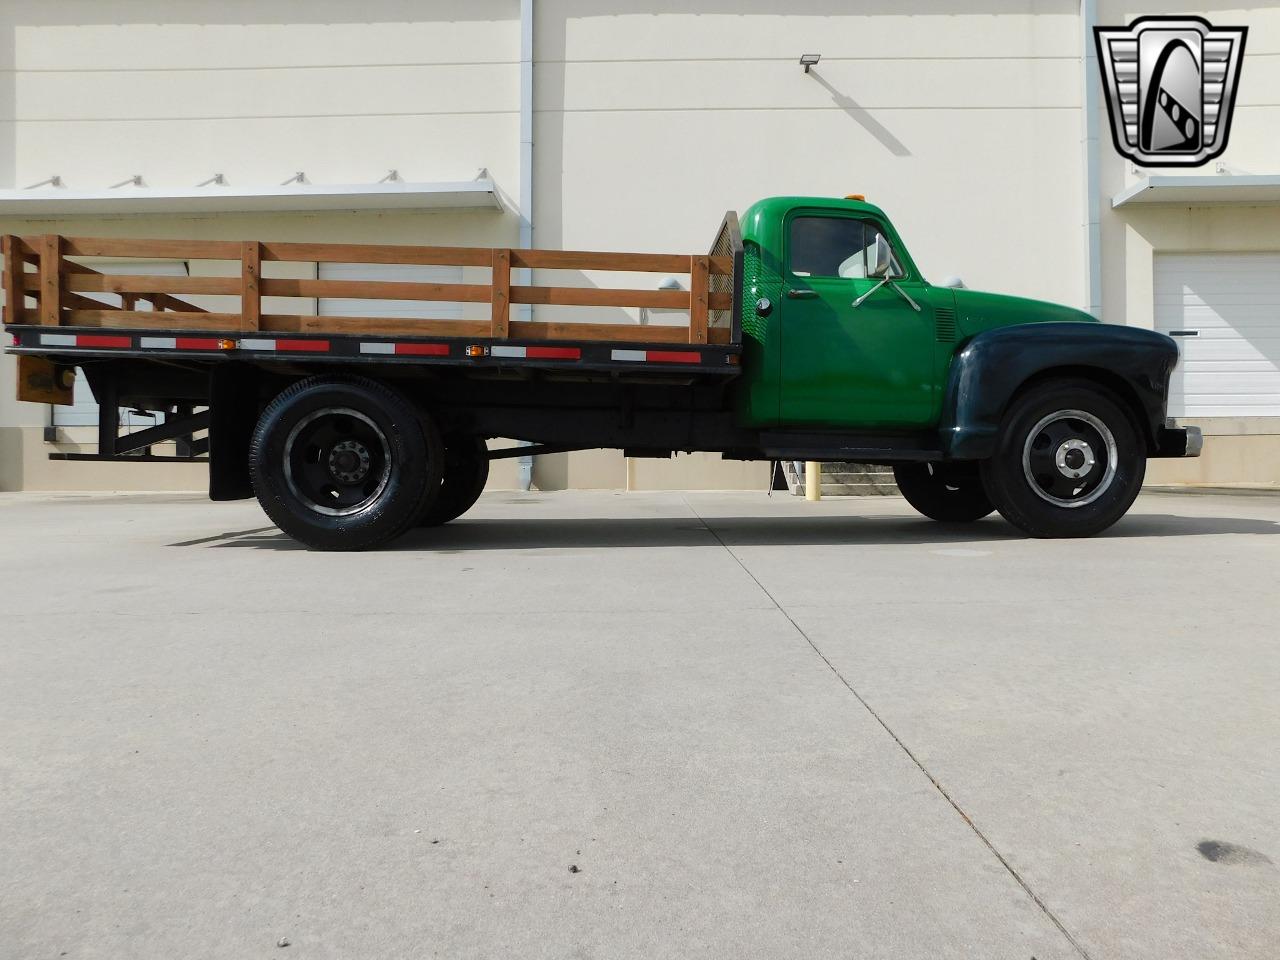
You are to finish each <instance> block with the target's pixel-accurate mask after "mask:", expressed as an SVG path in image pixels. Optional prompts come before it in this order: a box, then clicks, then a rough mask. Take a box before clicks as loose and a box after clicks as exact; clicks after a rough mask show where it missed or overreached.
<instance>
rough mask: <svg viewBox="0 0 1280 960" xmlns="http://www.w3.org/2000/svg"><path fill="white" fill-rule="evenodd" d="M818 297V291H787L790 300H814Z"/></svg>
mask: <svg viewBox="0 0 1280 960" xmlns="http://www.w3.org/2000/svg"><path fill="white" fill-rule="evenodd" d="M817 295H818V291H817V290H797V289H796V288H794V287H793V288H791V289H789V290H788V291H787V299H788V300H812V299H814V298H815V297H817Z"/></svg>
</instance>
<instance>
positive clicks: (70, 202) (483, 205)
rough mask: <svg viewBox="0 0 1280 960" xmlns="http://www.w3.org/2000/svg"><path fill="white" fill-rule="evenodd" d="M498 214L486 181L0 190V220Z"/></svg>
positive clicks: (498, 205)
mask: <svg viewBox="0 0 1280 960" xmlns="http://www.w3.org/2000/svg"><path fill="white" fill-rule="evenodd" d="M467 208H473V209H485V210H501V209H502V200H501V199H500V198H499V196H498V192H497V190H496V189H495V188H494V184H493V181H492V180H490V179H479V180H459V181H454V182H445V183H403V182H397V183H376V184H329V185H319V184H311V183H299V184H290V185H288V186H284V187H261V188H259V187H220V186H213V185H211V186H208V187H193V188H189V189H185V190H164V189H157V188H153V187H119V188H116V189H114V190H69V189H66V188H62V187H51V188H43V189H35V190H0V215H3V216H22V217H61V216H69V215H75V214H146V213H151V214H166V213H268V212H276V211H292V210H299V211H302V210H457V209H467Z"/></svg>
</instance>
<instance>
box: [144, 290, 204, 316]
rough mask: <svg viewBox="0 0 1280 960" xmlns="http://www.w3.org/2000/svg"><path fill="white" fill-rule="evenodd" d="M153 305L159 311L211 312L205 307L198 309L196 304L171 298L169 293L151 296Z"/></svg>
mask: <svg viewBox="0 0 1280 960" xmlns="http://www.w3.org/2000/svg"><path fill="white" fill-rule="evenodd" d="M151 305H152V306H153V307H155V308H156V309H157V310H176V311H178V312H179V313H208V312H209V311H208V310H206V309H205V308H204V307H197V306H196V305H195V304H194V303H187V301H185V300H179V299H178V298H177V297H171V296H169V295H168V294H167V293H153V294H152V295H151Z"/></svg>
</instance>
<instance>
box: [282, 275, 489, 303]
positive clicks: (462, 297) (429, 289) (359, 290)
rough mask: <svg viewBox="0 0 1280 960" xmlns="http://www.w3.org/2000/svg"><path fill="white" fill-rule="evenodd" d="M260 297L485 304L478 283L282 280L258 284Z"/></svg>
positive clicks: (486, 289) (482, 288)
mask: <svg viewBox="0 0 1280 960" xmlns="http://www.w3.org/2000/svg"><path fill="white" fill-rule="evenodd" d="M261 286H262V295H263V296H264V297H345V298H347V299H351V300H441V301H450V302H456V303H488V302H489V300H490V294H489V287H488V285H487V284H481V283H412V282H401V281H389V280H284V279H275V278H269V279H264V280H263V281H262V283H261Z"/></svg>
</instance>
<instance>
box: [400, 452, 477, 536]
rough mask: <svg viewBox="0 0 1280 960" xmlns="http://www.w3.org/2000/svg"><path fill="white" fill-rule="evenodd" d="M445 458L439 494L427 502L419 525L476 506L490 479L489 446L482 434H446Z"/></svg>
mask: <svg viewBox="0 0 1280 960" xmlns="http://www.w3.org/2000/svg"><path fill="white" fill-rule="evenodd" d="M444 461H445V463H444V480H443V481H442V482H441V484H440V495H439V496H437V497H436V498H435V499H434V500H433V501H432V502H431V503H430V504H429V505H428V506H427V512H426V513H425V514H424V515H423V517H422V519H421V520H420V521H418V526H420V527H438V526H440V525H441V524H443V523H448V522H449V521H450V520H456V519H457V518H458V517H460V516H462V515H463V514H464V513H466V512H467V511H468V510H470V509H471V508H472V507H473V506H475V503H476V501H477V500H479V499H480V494H481V493H483V492H484V485H485V483H487V482H488V480H489V446H488V444H486V443H485V442H484V438H483V437H467V436H453V437H449V438H448V439H446V440H445V454H444Z"/></svg>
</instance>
